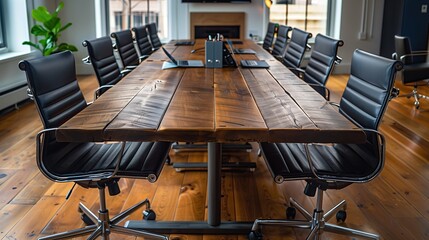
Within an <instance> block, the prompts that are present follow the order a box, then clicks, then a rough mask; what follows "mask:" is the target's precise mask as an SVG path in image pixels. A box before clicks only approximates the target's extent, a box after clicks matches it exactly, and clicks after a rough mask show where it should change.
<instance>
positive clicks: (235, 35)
mask: <svg viewBox="0 0 429 240" xmlns="http://www.w3.org/2000/svg"><path fill="white" fill-rule="evenodd" d="M194 31H195V38H204V39H207V37H208V36H209V35H210V36H212V37H214V36H216V34H217V33H219V34H221V35H223V36H224V37H225V38H228V39H240V26H195V29H194Z"/></svg>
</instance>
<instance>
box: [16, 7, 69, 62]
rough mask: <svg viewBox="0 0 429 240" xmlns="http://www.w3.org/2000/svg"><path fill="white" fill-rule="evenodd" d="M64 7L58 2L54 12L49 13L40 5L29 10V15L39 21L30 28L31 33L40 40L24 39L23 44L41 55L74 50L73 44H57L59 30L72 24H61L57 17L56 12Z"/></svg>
mask: <svg viewBox="0 0 429 240" xmlns="http://www.w3.org/2000/svg"><path fill="white" fill-rule="evenodd" d="M63 8H64V3H63V2H60V3H59V4H58V7H57V8H56V9H55V12H53V13H50V12H49V11H48V9H46V7H44V6H40V7H38V8H37V9H34V10H33V11H32V12H31V16H32V17H33V18H34V19H35V20H36V22H40V24H36V25H34V26H33V27H32V28H31V31H30V32H31V34H33V35H35V36H36V38H39V39H40V40H39V41H38V42H36V43H33V42H31V41H25V42H23V43H22V44H23V45H30V46H32V47H34V48H36V49H37V50H39V51H40V52H42V54H43V56H48V55H50V54H52V53H55V52H60V51H65V50H70V51H72V52H76V51H77V48H76V47H75V46H74V45H71V44H68V43H60V44H58V38H59V37H60V36H61V32H63V31H64V30H66V29H67V28H69V27H70V26H71V25H72V24H71V23H67V24H66V25H64V26H62V24H61V19H60V18H59V17H58V13H59V12H60V11H61V9H63Z"/></svg>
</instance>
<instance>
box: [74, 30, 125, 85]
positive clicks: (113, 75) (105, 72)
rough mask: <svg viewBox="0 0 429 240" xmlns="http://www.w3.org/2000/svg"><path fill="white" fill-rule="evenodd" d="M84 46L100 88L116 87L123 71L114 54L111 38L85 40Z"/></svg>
mask: <svg viewBox="0 0 429 240" xmlns="http://www.w3.org/2000/svg"><path fill="white" fill-rule="evenodd" d="M82 45H83V46H84V47H86V48H87V49H88V55H89V58H90V60H91V65H92V67H93V68H94V72H95V75H96V76H97V80H98V84H99V85H100V86H104V85H114V84H116V83H117V82H119V81H120V80H121V78H122V74H121V70H120V69H119V66H118V63H117V62H116V58H115V55H114V54H113V46H112V40H111V39H110V37H108V36H105V37H100V38H97V39H94V40H85V41H83V42H82Z"/></svg>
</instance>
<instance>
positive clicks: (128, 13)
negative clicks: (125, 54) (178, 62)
mask: <svg viewBox="0 0 429 240" xmlns="http://www.w3.org/2000/svg"><path fill="white" fill-rule="evenodd" d="M107 2H108V5H109V7H108V9H109V14H108V15H109V19H110V27H109V30H110V32H115V31H119V30H123V29H131V28H132V27H137V26H141V25H145V24H148V23H153V22H154V23H156V25H157V28H158V35H159V37H160V38H161V39H163V38H167V33H168V29H167V15H168V14H167V11H168V9H167V4H168V0H107Z"/></svg>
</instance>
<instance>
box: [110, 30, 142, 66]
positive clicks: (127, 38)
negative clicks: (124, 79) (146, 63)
mask: <svg viewBox="0 0 429 240" xmlns="http://www.w3.org/2000/svg"><path fill="white" fill-rule="evenodd" d="M111 36H112V38H113V39H115V44H116V48H117V49H118V53H119V55H120V57H121V61H122V64H123V66H124V68H125V67H127V66H137V65H138V64H139V56H138V54H137V51H136V48H135V47H134V41H133V35H132V33H131V30H129V29H127V30H123V31H119V32H114V33H112V34H111Z"/></svg>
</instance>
